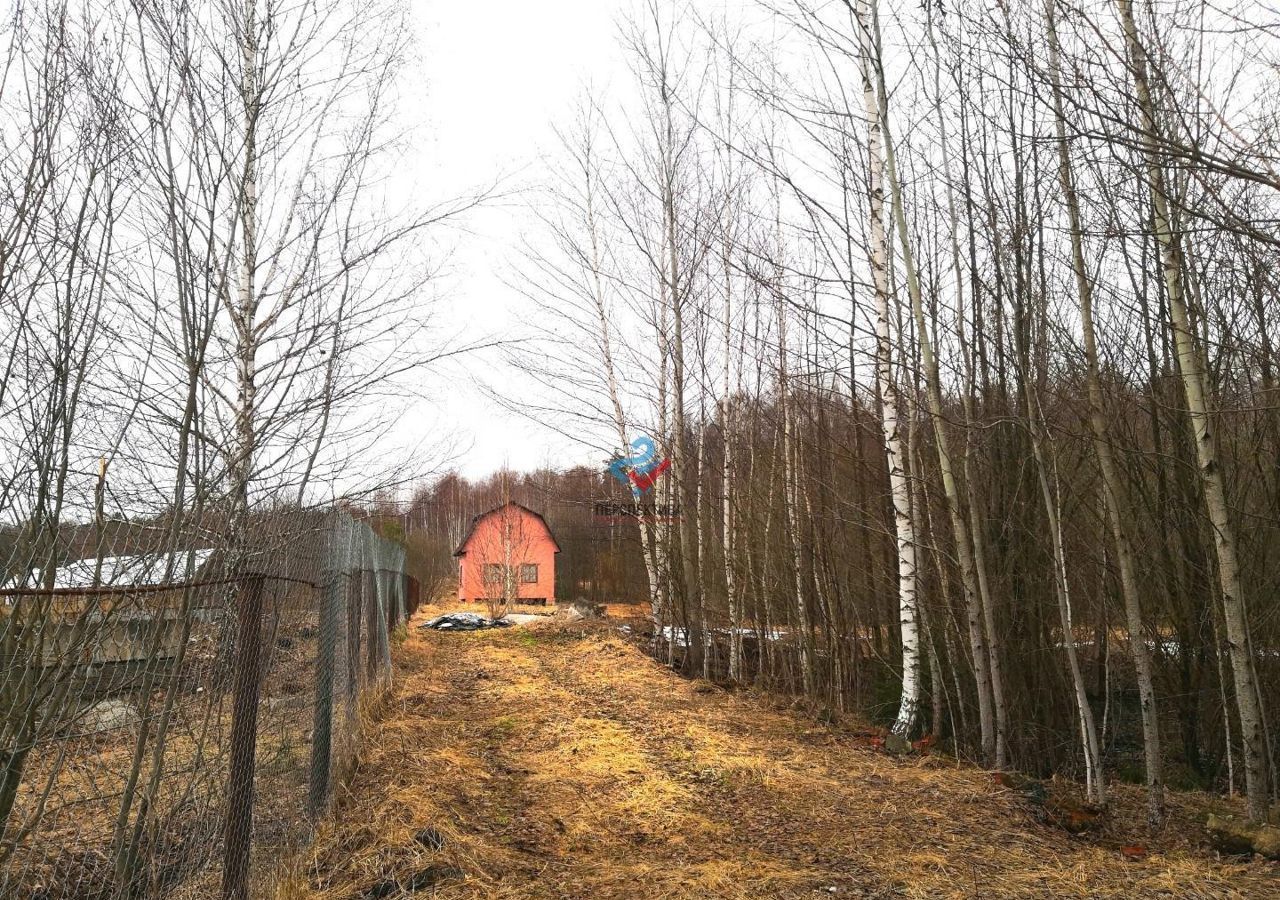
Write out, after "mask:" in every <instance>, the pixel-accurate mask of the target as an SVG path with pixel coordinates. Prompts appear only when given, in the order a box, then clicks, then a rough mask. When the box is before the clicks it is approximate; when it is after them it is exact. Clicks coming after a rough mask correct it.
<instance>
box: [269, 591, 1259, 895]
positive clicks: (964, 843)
mask: <svg viewBox="0 0 1280 900" xmlns="http://www.w3.org/2000/svg"><path fill="white" fill-rule="evenodd" d="M435 612H438V611H437V610H424V611H421V612H420V613H419V617H418V618H419V619H421V618H422V617H423V616H427V615H431V614H434V613H435ZM412 630H413V632H414V633H413V634H412V636H411V637H410V638H409V640H408V641H406V642H405V644H404V645H403V646H401V647H400V648H399V650H398V656H399V658H398V660H397V666H396V678H397V679H398V681H397V685H396V693H395V699H394V703H393V705H392V708H391V710H390V712H389V713H388V714H387V715H386V717H385V718H384V719H383V720H382V721H381V722H380V723H378V724H377V725H376V726H374V727H373V729H372V731H371V733H370V736H369V741H368V743H367V745H366V746H365V749H364V750H363V752H362V761H361V764H360V766H359V768H358V769H357V771H356V772H355V774H354V776H353V778H352V779H351V781H350V782H349V783H348V784H347V786H346V787H345V789H344V791H343V793H342V795H341V799H340V803H339V805H338V808H337V811H336V816H335V818H334V820H333V821H331V822H328V823H325V824H322V826H321V828H320V832H319V834H318V836H317V840H316V843H315V844H314V846H313V848H312V849H311V850H310V851H309V852H308V853H307V854H306V856H305V857H304V858H303V859H302V860H301V861H299V863H298V867H297V871H296V874H295V876H294V877H293V878H292V879H290V880H288V881H287V883H286V886H285V887H284V888H282V889H281V891H280V894H279V896H280V900H300V898H310V900H322V898H323V900H331V898H334V900H336V898H344V900H347V898H361V897H370V898H372V897H396V896H403V895H404V893H406V890H405V889H406V888H412V889H413V890H414V891H416V892H418V893H422V894H429V893H431V892H432V891H434V892H435V893H434V895H435V896H438V897H441V898H450V897H459V898H460V897H468V898H480V897H484V898H508V897H511V898H514V897H548V898H549V897H575V898H623V897H626V898H631V897H636V898H645V900H658V898H677V897H680V898H684V897H688V898H694V897H727V898H759V897H813V896H836V897H982V898H999V897H1045V898H1049V897H1054V898H1059V897H1090V898H1121V897H1124V898H1129V897H1180V898H1198V897H1278V896H1280V867H1277V866H1276V865H1274V864H1270V863H1264V862H1260V861H1253V862H1249V861H1241V860H1221V859H1218V858H1217V857H1216V856H1214V855H1213V853H1212V852H1211V851H1209V850H1207V849H1205V846H1204V834H1203V832H1202V829H1201V826H1200V824H1199V823H1200V822H1201V821H1202V820H1203V813H1204V810H1205V807H1206V806H1207V805H1208V804H1210V803H1211V802H1213V801H1211V799H1210V798H1208V797H1206V796H1205V795H1199V794H1174V795H1173V796H1172V797H1171V798H1170V806H1171V812H1172V817H1171V823H1170V825H1169V827H1168V828H1166V829H1165V830H1164V831H1163V832H1162V833H1160V834H1155V835H1153V834H1149V833H1148V832H1147V829H1146V828H1145V826H1143V825H1142V824H1141V816H1142V796H1141V793H1140V792H1139V790H1138V789H1135V788H1129V787H1126V786H1116V788H1115V797H1114V799H1113V806H1112V810H1111V812H1110V814H1109V815H1108V816H1107V817H1106V819H1105V820H1103V821H1101V822H1099V823H1098V824H1097V828H1096V829H1095V830H1092V831H1090V832H1088V833H1086V834H1081V835H1075V834H1070V833H1068V832H1067V831H1065V830H1063V829H1062V828H1060V827H1058V826H1056V825H1054V824H1050V823H1047V822H1045V821H1043V819H1044V816H1043V815H1042V814H1040V813H1041V810H1040V809H1037V807H1036V805H1035V804H1034V803H1033V802H1032V801H1030V800H1028V798H1027V797H1026V796H1024V794H1023V793H1022V792H1019V791H1017V790H1013V789H1010V788H1008V787H1006V786H1004V785H1002V784H1001V783H1000V781H1001V780H1000V779H998V778H994V777H993V776H992V774H991V773H988V772H983V771H981V770H978V769H974V768H972V767H970V766H967V765H961V764H958V763H956V762H955V761H954V760H950V759H947V758H945V757H941V756H937V755H925V756H919V755H913V756H909V757H902V758H896V757H891V756H888V755H886V754H885V753H883V752H881V751H880V750H878V749H876V748H875V747H874V746H873V744H874V743H875V741H874V740H873V739H871V738H869V737H868V735H867V734H866V733H865V732H864V731H863V732H860V730H859V729H858V728H857V727H856V724H849V723H845V724H840V723H837V724H832V725H828V724H821V723H819V722H817V721H815V720H814V719H813V718H812V717H810V716H807V715H804V714H803V713H802V712H800V711H796V710H793V709H790V708H788V706H787V704H786V702H785V701H783V700H781V699H778V698H772V697H768V696H761V695H756V694H751V693H748V692H737V693H731V692H726V691H724V690H722V689H720V688H718V687H715V686H713V685H710V684H708V683H706V682H699V681H690V680H686V679H683V678H681V677H679V676H677V675H675V674H673V673H672V672H670V671H668V670H666V669H665V668H663V667H662V666H661V665H659V664H658V663H656V662H654V661H653V660H651V659H649V658H648V657H647V656H646V655H644V653H642V652H641V651H640V650H639V649H638V648H636V647H635V646H633V645H631V644H629V643H627V642H625V641H624V640H623V639H622V638H621V637H620V636H618V635H617V633H616V631H615V630H614V629H613V628H612V627H610V625H609V624H608V623H607V622H606V623H593V624H578V625H573V626H566V625H560V624H556V623H552V622H548V623H547V624H538V625H535V626H532V627H528V628H512V629H504V630H500V631H489V632H476V633H467V634H438V633H429V634H422V633H418V632H417V630H416V629H412ZM1049 789H1050V792H1051V794H1057V793H1063V794H1067V793H1070V791H1071V786H1069V785H1050V786H1049ZM440 839H442V840H443V845H442V846H439V847H438V848H437V847H436V845H437V844H438V843H440ZM1136 845H1140V847H1141V852H1137V847H1136ZM1126 847H1128V848H1129V851H1128V854H1126V852H1124V848H1126ZM1131 856H1141V857H1142V858H1139V859H1132V858H1130V857H1131Z"/></svg>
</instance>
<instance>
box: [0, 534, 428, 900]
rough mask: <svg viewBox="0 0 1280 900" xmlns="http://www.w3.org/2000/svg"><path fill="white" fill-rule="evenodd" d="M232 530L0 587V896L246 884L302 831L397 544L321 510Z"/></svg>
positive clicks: (401, 581)
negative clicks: (231, 538) (232, 547)
mask: <svg viewBox="0 0 1280 900" xmlns="http://www.w3.org/2000/svg"><path fill="white" fill-rule="evenodd" d="M244 544H245V546H243V547H242V548H240V549H239V550H237V551H236V552H234V553H233V552H230V551H228V550H226V549H224V548H216V547H214V548H210V547H207V546H204V547H194V546H193V547H189V548H186V549H184V550H181V551H174V550H172V549H170V550H168V551H166V553H164V554H146V553H138V554H136V555H135V556H134V557H132V558H130V559H125V558H123V557H121V558H114V559H113V561H112V562H111V564H110V565H106V564H104V562H105V561H79V563H72V564H69V565H67V566H64V567H63V568H60V569H59V570H58V572H57V573H53V574H52V575H49V574H48V573H33V574H32V575H31V576H30V577H29V578H28V579H27V581H28V583H29V584H30V583H35V584H43V585H45V587H42V588H32V587H25V586H23V587H9V588H6V589H5V590H3V592H0V598H2V602H0V897H3V898H7V897H22V898H28V897H31V898H41V900H64V898H65V900H70V898H86V900H97V898H103V900H105V898H112V900H114V898H153V897H154V898H159V897H165V898H204V897H249V896H258V895H261V894H262V893H264V892H265V891H266V890H267V888H268V887H269V882H270V876H271V873H272V871H273V870H275V869H276V868H278V863H279V860H281V859H282V858H284V857H285V856H286V855H287V854H288V853H290V852H292V851H294V850H296V849H297V848H299V847H301V846H303V845H305V843H306V842H307V841H308V840H309V838H310V836H311V832H312V828H313V823H314V821H315V819H316V817H317V816H319V815H321V814H322V813H323V812H324V811H325V810H326V809H327V806H328V803H329V800H330V798H331V796H332V793H333V784H334V782H335V780H336V779H337V778H340V777H341V776H342V775H343V774H344V773H345V772H346V771H347V770H348V769H349V768H350V766H351V764H352V762H353V761H354V758H355V753H356V749H357V741H358V735H359V723H360V705H361V703H362V702H364V701H365V699H366V698H367V697H368V696H369V695H370V694H371V693H372V692H373V691H375V690H377V689H378V688H379V687H380V686H381V685H383V684H385V683H386V681H387V680H388V679H389V677H390V645H391V632H392V631H393V630H394V629H395V628H396V627H397V626H398V625H399V624H400V623H402V622H403V621H404V617H405V616H406V614H407V611H408V603H407V598H408V593H409V586H408V579H407V578H406V577H405V575H404V552H403V549H402V548H400V547H399V546H398V545H396V544H393V543H391V542H389V541H385V540H383V539H381V538H379V537H378V536H377V535H375V534H374V532H373V531H372V530H371V529H370V528H368V526H366V525H364V524H363V523H360V522H357V521H355V520H354V519H352V518H351V517H350V516H349V515H346V514H345V513H341V512H328V513H318V512H316V513H306V512H303V513H298V512H295V513H291V514H290V515H288V516H260V517H256V518H255V521H254V528H253V529H252V530H251V533H250V534H249V535H248V538H247V540H245V541H244ZM77 565H78V566H79V569H78V570H77V569H76V566H77ZM64 569H65V571H64ZM86 571H90V572H92V575H91V576H89V577H81V576H83V575H84V573H85V572H86ZM50 583H52V584H53V586H52V587H49V586H48V585H49V584H50Z"/></svg>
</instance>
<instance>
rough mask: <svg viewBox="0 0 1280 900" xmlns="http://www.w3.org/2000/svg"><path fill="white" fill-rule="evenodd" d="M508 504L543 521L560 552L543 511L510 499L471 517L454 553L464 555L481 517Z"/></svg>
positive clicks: (502, 508) (485, 516)
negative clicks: (536, 510)
mask: <svg viewBox="0 0 1280 900" xmlns="http://www.w3.org/2000/svg"><path fill="white" fill-rule="evenodd" d="M508 506H514V507H515V508H516V509H522V510H524V511H525V512H527V513H528V514H529V515H531V516H533V517H534V518H535V519H537V520H538V521H539V522H541V523H542V527H543V528H545V529H546V530H547V537H549V538H551V543H552V544H553V545H555V548H556V551H555V552H556V553H559V552H560V542H559V541H557V540H556V535H555V532H553V531H552V530H551V526H550V525H548V524H547V520H546V519H544V518H543V517H542V513H539V512H534V511H533V510H532V509H530V508H529V507H527V506H525V505H524V504H522V503H516V502H515V501H514V500H508V501H507V502H506V503H504V504H502V505H501V506H495V507H494V508H493V509H490V510H486V511H485V512H482V513H480V514H479V515H478V516H474V517H473V518H472V519H471V525H470V526H468V528H467V533H466V534H464V535H463V536H462V542H461V543H460V544H458V549H457V550H454V551H453V555H454V556H462V555H463V554H464V553H466V552H467V542H468V541H470V540H471V536H472V535H473V534H475V532H476V526H477V525H479V524H480V520H481V519H486V518H488V517H489V516H491V515H493V514H494V513H497V512H501V511H502V510H504V509H506V508H507V507H508Z"/></svg>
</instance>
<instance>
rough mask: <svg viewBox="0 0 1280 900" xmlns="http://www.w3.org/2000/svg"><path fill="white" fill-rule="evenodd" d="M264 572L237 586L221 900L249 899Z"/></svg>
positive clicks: (250, 576) (245, 578)
mask: <svg viewBox="0 0 1280 900" xmlns="http://www.w3.org/2000/svg"><path fill="white" fill-rule="evenodd" d="M263 581H264V579H263V576H261V575H247V576H245V577H244V578H242V579H241V581H240V585H239V603H238V607H239V609H238V615H239V621H238V622H237V623H236V673H235V684H234V687H233V691H234V693H233V695H232V702H231V757H230V770H229V774H228V778H227V820H226V830H225V834H224V843H225V847H226V856H225V858H224V860H223V866H222V897H223V900H248V898H249V851H250V848H251V845H252V840H253V775H254V755H255V753H256V751H257V743H258V694H259V692H260V690H261V688H262V591H263Z"/></svg>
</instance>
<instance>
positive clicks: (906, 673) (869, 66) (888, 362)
mask: <svg viewBox="0 0 1280 900" xmlns="http://www.w3.org/2000/svg"><path fill="white" fill-rule="evenodd" d="M872 16H873V9H872V5H871V3H870V2H869V0H859V2H858V8H857V18H858V22H859V24H860V26H861V28H860V38H861V44H862V47H861V50H862V52H861V55H860V67H861V70H862V99H863V105H864V108H865V111H866V115H867V150H868V181H869V185H870V206H871V210H870V212H871V248H870V249H871V274H872V280H873V282H874V284H875V297H876V322H875V332H876V383H877V385H878V387H879V393H880V413H881V415H880V424H881V429H882V431H883V434H884V449H885V460H886V462H887V464H888V467H889V490H890V495H891V497H892V500H893V521H894V533H895V535H896V537H897V547H898V616H899V626H900V628H901V630H902V699H901V703H900V704H899V707H898V716H897V719H896V721H895V722H894V725H893V730H894V732H895V733H896V734H899V735H902V736H904V737H905V736H907V735H908V734H909V733H910V732H911V730H912V729H913V728H914V727H915V724H916V719H917V717H918V714H919V707H920V629H919V611H918V609H917V607H916V603H917V597H916V535H915V524H914V522H913V521H912V518H911V495H910V487H909V484H908V482H907V473H906V467H905V465H906V460H905V458H904V457H903V451H902V439H901V436H900V434H899V418H898V404H897V392H896V388H895V386H894V383H893V355H892V354H893V339H892V336H891V333H890V311H889V302H890V290H889V240H888V236H887V235H886V233H885V229H884V183H883V182H884V159H883V149H882V146H881V134H882V123H881V119H880V106H879V103H878V102H877V100H876V91H875V82H874V81H873V74H872V71H873V66H876V65H877V63H876V62H875V53H876V49H875V47H874V46H873V44H872V40H871V36H872V34H873V32H872V30H871V21H872Z"/></svg>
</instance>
